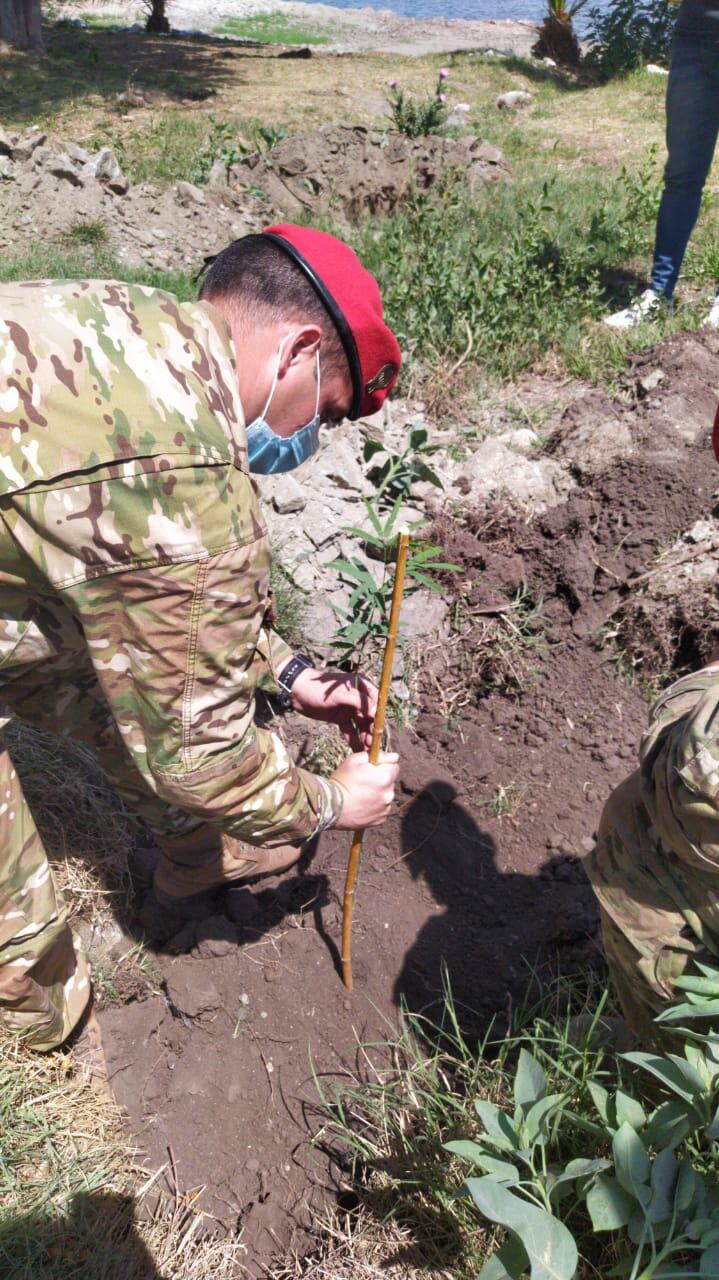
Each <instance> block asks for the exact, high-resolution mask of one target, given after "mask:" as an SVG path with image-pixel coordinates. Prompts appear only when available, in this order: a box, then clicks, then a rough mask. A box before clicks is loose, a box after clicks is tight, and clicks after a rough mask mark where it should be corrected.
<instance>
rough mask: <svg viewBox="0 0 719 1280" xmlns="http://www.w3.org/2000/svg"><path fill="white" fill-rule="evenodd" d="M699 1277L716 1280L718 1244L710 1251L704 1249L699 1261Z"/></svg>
mask: <svg viewBox="0 0 719 1280" xmlns="http://www.w3.org/2000/svg"><path fill="white" fill-rule="evenodd" d="M699 1275H700V1276H709V1277H710V1280H716V1277H717V1276H718V1275H719V1244H715V1245H712V1247H711V1249H705V1250H704V1252H703V1253H702V1255H701V1257H700V1259H699Z"/></svg>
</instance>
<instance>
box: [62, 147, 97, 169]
mask: <svg viewBox="0 0 719 1280" xmlns="http://www.w3.org/2000/svg"><path fill="white" fill-rule="evenodd" d="M65 154H66V155H68V156H69V157H70V159H71V160H72V162H73V164H79V165H86V164H90V163H91V161H92V156H91V155H90V152H89V151H86V150H85V148H84V147H78V145H77V143H76V142H68V143H66V145H65Z"/></svg>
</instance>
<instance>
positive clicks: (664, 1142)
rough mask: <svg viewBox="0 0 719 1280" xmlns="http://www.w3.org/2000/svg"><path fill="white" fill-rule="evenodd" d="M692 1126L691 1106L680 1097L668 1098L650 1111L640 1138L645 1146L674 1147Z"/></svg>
mask: <svg viewBox="0 0 719 1280" xmlns="http://www.w3.org/2000/svg"><path fill="white" fill-rule="evenodd" d="M693 1127H694V1118H693V1114H692V1109H691V1107H689V1108H687V1104H686V1103H685V1102H682V1101H681V1099H680V1098H669V1099H668V1100H667V1101H666V1102H663V1103H662V1104H661V1106H659V1107H657V1109H656V1111H654V1112H652V1115H651V1116H650V1117H649V1120H648V1121H647V1125H646V1128H645V1130H644V1133H643V1134H642V1138H643V1140H644V1142H645V1144H646V1146H647V1147H676V1146H678V1145H679V1143H680V1142H681V1141H682V1139H683V1138H685V1137H686V1135H687V1134H688V1133H689V1131H690V1129H692V1128H693Z"/></svg>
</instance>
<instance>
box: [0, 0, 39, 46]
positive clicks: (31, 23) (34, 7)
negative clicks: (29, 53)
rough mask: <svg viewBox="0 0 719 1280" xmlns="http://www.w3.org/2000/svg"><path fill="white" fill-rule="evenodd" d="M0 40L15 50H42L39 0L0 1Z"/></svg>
mask: <svg viewBox="0 0 719 1280" xmlns="http://www.w3.org/2000/svg"><path fill="white" fill-rule="evenodd" d="M0 40H4V41H5V42H6V43H7V44H10V45H12V46H13V48H15V49H32V50H33V52H38V51H39V50H40V49H42V26H41V20H40V0H0Z"/></svg>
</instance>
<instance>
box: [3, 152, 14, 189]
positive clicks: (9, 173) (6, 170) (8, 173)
mask: <svg viewBox="0 0 719 1280" xmlns="http://www.w3.org/2000/svg"><path fill="white" fill-rule="evenodd" d="M14 177H15V169H14V167H13V162H12V160H11V159H10V157H9V156H8V155H5V154H3V153H2V152H0V178H2V179H3V180H4V181H5V182H12V181H13V179H14Z"/></svg>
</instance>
